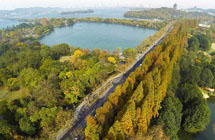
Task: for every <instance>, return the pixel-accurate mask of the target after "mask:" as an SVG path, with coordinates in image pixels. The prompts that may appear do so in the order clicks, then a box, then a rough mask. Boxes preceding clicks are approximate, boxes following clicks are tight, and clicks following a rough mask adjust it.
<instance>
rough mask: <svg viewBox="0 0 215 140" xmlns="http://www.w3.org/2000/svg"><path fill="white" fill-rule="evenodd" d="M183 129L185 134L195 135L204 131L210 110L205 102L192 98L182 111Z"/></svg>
mask: <svg viewBox="0 0 215 140" xmlns="http://www.w3.org/2000/svg"><path fill="white" fill-rule="evenodd" d="M183 119H184V122H183V124H182V126H183V128H184V130H185V131H187V132H191V133H196V132H199V131H203V130H204V129H206V126H207V125H208V123H209V121H210V110H209V107H208V105H207V102H206V101H205V100H204V99H201V98H193V100H192V102H191V103H190V105H188V106H187V108H186V109H185V111H184V114H183Z"/></svg>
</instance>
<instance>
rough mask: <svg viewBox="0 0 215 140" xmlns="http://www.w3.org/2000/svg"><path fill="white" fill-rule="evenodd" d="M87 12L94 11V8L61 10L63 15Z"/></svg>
mask: <svg viewBox="0 0 215 140" xmlns="http://www.w3.org/2000/svg"><path fill="white" fill-rule="evenodd" d="M86 13H94V11H93V10H91V9H88V10H77V11H63V12H61V15H71V14H86Z"/></svg>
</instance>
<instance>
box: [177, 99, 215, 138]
mask: <svg viewBox="0 0 215 140" xmlns="http://www.w3.org/2000/svg"><path fill="white" fill-rule="evenodd" d="M207 102H208V106H209V108H210V112H211V116H210V122H209V124H208V126H207V128H206V129H205V130H204V131H202V132H199V133H197V134H190V133H186V132H184V131H183V130H181V131H179V134H178V135H179V139H180V140H215V97H210V98H208V99H207Z"/></svg>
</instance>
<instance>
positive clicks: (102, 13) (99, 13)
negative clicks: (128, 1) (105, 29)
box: [0, 8, 130, 29]
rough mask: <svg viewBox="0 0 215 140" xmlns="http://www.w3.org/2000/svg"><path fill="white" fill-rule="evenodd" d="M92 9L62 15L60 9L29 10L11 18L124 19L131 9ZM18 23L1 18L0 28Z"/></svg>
mask: <svg viewBox="0 0 215 140" xmlns="http://www.w3.org/2000/svg"><path fill="white" fill-rule="evenodd" d="M92 9H93V11H94V12H93V13H82V14H68V15H61V12H60V11H53V12H43V13H40V12H27V13H24V14H18V15H11V16H10V18H21V19H22V18H24V19H36V18H63V17H67V18H83V17H101V18H118V19H122V18H125V17H123V15H124V13H125V12H127V11H129V10H130V8H92ZM73 10H74V9H73ZM6 17H8V16H6ZM17 24H19V22H16V21H12V20H1V19H0V29H3V28H6V27H11V26H13V25H17Z"/></svg>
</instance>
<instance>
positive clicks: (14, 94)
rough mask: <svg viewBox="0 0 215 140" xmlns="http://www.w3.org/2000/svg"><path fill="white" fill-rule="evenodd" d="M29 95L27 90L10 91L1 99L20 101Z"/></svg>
mask: <svg viewBox="0 0 215 140" xmlns="http://www.w3.org/2000/svg"><path fill="white" fill-rule="evenodd" d="M29 95H30V93H29V90H28V89H25V88H23V89H20V90H17V91H10V92H8V93H7V94H6V95H5V96H4V97H3V99H5V100H8V101H13V100H16V99H21V98H25V97H28V96H29Z"/></svg>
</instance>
